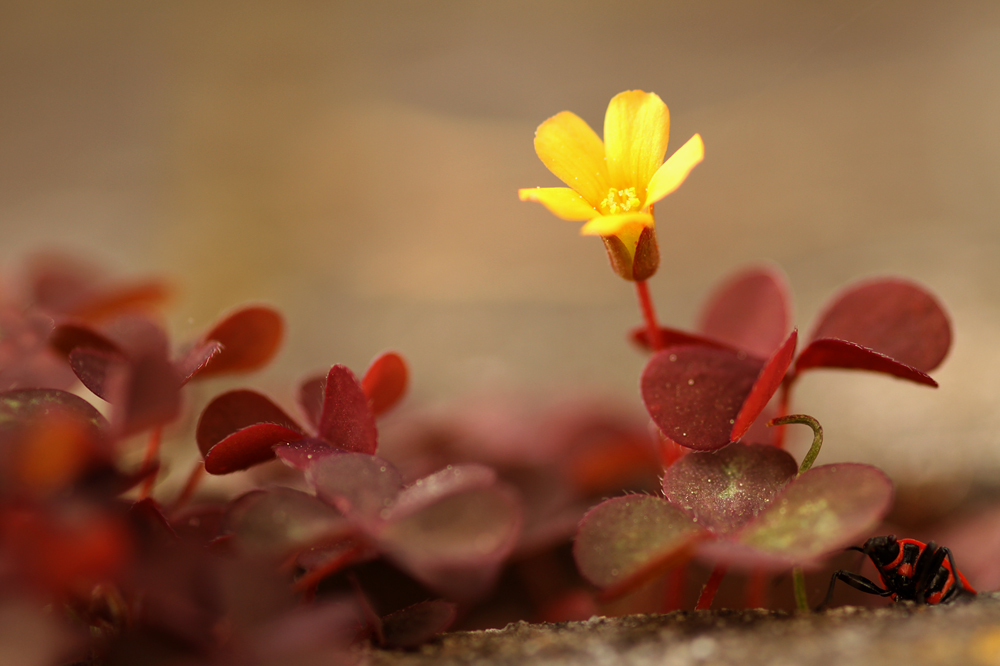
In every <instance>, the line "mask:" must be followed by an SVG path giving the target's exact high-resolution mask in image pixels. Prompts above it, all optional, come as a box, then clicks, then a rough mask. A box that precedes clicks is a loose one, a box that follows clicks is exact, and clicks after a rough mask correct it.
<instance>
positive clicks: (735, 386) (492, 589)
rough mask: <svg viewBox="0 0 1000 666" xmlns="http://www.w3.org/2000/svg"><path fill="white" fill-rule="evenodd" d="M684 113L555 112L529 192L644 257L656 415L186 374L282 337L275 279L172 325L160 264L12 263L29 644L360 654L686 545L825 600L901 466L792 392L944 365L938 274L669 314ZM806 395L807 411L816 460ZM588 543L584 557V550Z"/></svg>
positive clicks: (660, 562) (732, 298)
mask: <svg viewBox="0 0 1000 666" xmlns="http://www.w3.org/2000/svg"><path fill="white" fill-rule="evenodd" d="M668 127H669V115H668V111H667V107H666V105H665V104H664V103H663V102H662V101H661V100H660V98H659V97H657V96H656V95H654V94H650V93H645V92H641V91H629V92H625V93H622V94H620V95H617V96H615V97H614V98H613V99H612V100H611V103H610V105H609V107H608V111H607V115H606V118H605V127H604V139H603V140H602V139H601V138H600V137H598V136H597V135H596V134H595V133H594V132H593V131H592V130H591V129H590V127H588V126H587V124H586V123H585V122H584V121H583V120H581V119H580V118H579V117H577V116H576V115H574V114H572V113H569V112H563V113H560V114H558V115H556V116H554V117H552V118H550V119H549V120H547V121H545V122H544V123H542V125H541V126H540V127H539V128H538V131H537V134H536V137H535V149H536V152H537V153H538V156H539V157H540V158H541V159H542V161H543V162H544V163H545V165H546V166H547V167H548V168H549V169H550V170H551V171H552V172H553V173H554V174H555V175H556V176H557V177H559V178H560V179H561V180H562V181H563V182H564V183H565V184H566V185H567V186H568V187H544V188H529V189H524V190H520V192H519V196H520V198H521V199H522V200H525V201H535V202H539V203H541V204H543V205H544V206H546V207H547V208H548V209H549V210H551V211H552V212H553V213H555V214H556V215H558V216H559V217H562V218H565V219H569V220H575V221H580V222H584V225H583V227H582V229H581V233H583V234H584V235H594V236H598V237H600V238H601V240H602V241H603V243H604V247H605V249H606V251H607V255H608V257H609V260H610V263H611V267H612V269H613V270H614V272H615V273H616V274H617V275H618V276H620V277H621V278H623V279H625V280H628V281H631V282H633V283H634V284H635V287H636V293H637V297H638V302H639V306H640V311H641V313H642V318H643V322H644V323H643V325H642V326H640V327H638V328H637V329H635V330H634V331H631V332H629V337H630V339H631V340H632V342H633V343H634V344H636V345H637V347H638V348H639V349H641V350H644V351H645V352H648V353H649V354H650V356H649V360H648V362H647V364H646V367H645V369H644V370H643V372H642V376H641V379H640V387H641V394H642V400H643V402H644V404H645V406H646V409H647V411H648V413H649V417H650V419H651V420H652V423H653V424H655V433H656V434H655V436H651V431H650V429H649V428H648V427H647V425H648V423H647V422H646V421H645V420H641V421H639V422H636V421H635V420H633V419H629V418H625V417H622V416H621V415H620V414H616V413H614V411H613V410H611V409H610V408H609V407H608V406H607V405H606V404H603V403H602V404H593V403H579V404H567V405H560V406H555V407H547V408H535V409H533V410H525V411H518V410H516V409H506V408H505V406H504V405H502V404H499V403H500V401H490V402H488V404H486V405H485V406H484V405H479V406H475V405H469V404H464V405H462V406H461V407H460V408H458V409H453V410H452V412H451V413H449V414H447V415H445V416H443V417H442V416H440V415H438V416H434V417H432V416H428V415H426V414H420V413H419V412H416V413H411V414H410V415H405V414H404V415H397V416H399V419H398V420H397V421H396V422H395V425H394V426H393V425H392V423H391V422H389V421H385V420H383V419H384V418H385V416H386V415H387V414H388V413H389V412H390V411H391V410H393V409H395V408H396V407H397V405H398V404H399V403H400V402H401V401H402V400H403V399H404V397H405V395H406V392H407V388H408V386H409V384H410V381H411V377H410V372H409V369H408V366H407V363H406V361H405V360H404V358H403V356H402V355H400V354H399V353H397V352H393V351H389V352H383V353H380V354H377V355H376V356H375V358H374V360H373V361H372V362H371V364H370V365H369V366H368V367H367V368H366V369H365V370H364V371H359V372H357V374H356V373H355V372H354V371H352V370H351V369H350V368H348V367H346V366H344V365H341V364H336V365H333V366H332V367H329V366H328V369H327V370H326V371H324V372H321V373H317V374H312V375H307V376H306V378H305V379H304V380H302V381H301V382H299V383H297V385H296V386H294V387H289V389H288V391H287V393H288V395H275V396H273V397H272V396H268V395H265V394H263V393H261V392H259V391H257V390H255V389H253V388H240V389H235V390H229V391H225V392H223V393H220V394H217V395H216V394H210V395H206V394H205V393H204V392H205V391H206V390H208V389H207V388H206V387H210V386H211V384H202V389H201V392H198V391H197V390H192V389H193V387H194V386H195V385H197V384H198V383H199V382H202V381H203V380H205V379H210V378H213V377H220V376H224V375H238V374H246V373H251V372H253V371H256V370H258V369H260V368H263V367H264V366H266V365H267V364H268V363H270V362H271V360H272V359H273V358H274V357H275V355H276V354H277V353H278V352H279V351H280V348H281V344H282V339H283V337H284V327H285V324H284V319H283V317H282V315H281V314H280V313H279V312H278V311H277V310H276V309H275V308H273V307H270V306H267V305H261V304H250V305H245V306H242V307H239V308H236V309H235V310H232V311H230V312H228V313H226V314H224V315H222V316H221V317H220V318H219V320H218V321H216V322H215V323H214V324H212V325H211V326H209V327H207V329H206V330H205V331H204V332H202V333H200V334H199V335H197V336H195V337H193V339H189V340H185V341H182V342H180V343H176V342H171V340H170V336H169V335H168V331H167V327H166V326H165V325H164V324H163V311H164V308H165V307H166V306H167V304H168V302H169V300H170V297H171V294H172V289H171V288H170V286H169V285H168V284H167V283H165V282H163V281H161V280H157V279H143V280H138V281H121V280H116V279H113V278H111V277H109V276H107V275H106V274H105V273H104V272H103V271H102V270H100V269H99V268H96V267H94V266H90V265H87V264H84V263H82V262H79V261H78V260H74V259H70V258H67V257H64V256H47V257H39V258H36V259H34V260H32V261H30V262H29V263H28V265H27V267H26V269H25V270H24V271H23V273H22V274H21V275H19V276H15V277H14V278H13V279H11V280H9V282H8V283H5V284H4V285H2V286H3V287H4V288H3V289H0V604H2V606H0V608H2V609H3V610H4V611H5V612H7V615H5V617H12V616H16V617H19V618H22V620H23V621H25V622H28V623H31V626H32V627H36V628H38V627H41V629H39V631H42V632H43V635H44V636H45V640H34V639H32V641H31V646H32V648H33V649H36V650H38V651H41V652H42V653H44V658H42V657H40V658H39V659H38V660H36V661H38V663H46V662H51V663H74V664H131V663H197V664H233V663H240V664H285V663H305V662H307V661H308V662H310V663H318V662H320V661H322V662H323V663H327V662H329V663H353V662H355V661H357V660H358V659H359V652H358V649H357V648H358V646H359V645H365V644H374V645H378V646H383V647H388V648H412V647H415V646H418V645H420V644H421V643H423V642H425V641H427V640H428V639H430V638H431V637H433V636H434V635H435V634H437V633H439V632H441V631H444V630H446V629H448V628H449V627H452V626H453V623H455V622H461V623H465V624H464V625H461V626H466V627H470V626H471V627H476V626H494V625H495V624H496V623H499V622H503V621H506V620H509V619H517V616H515V617H511V615H510V614H507V615H504V614H503V613H505V612H506V611H504V610H503V609H505V608H510V607H511V606H512V605H514V604H513V602H512V601H511V599H512V598H513V597H516V596H517V594H520V595H521V596H522V597H524V598H526V599H527V601H523V600H522V601H521V602H520V603H521V605H520V606H519V608H527V609H528V610H525V611H523V614H522V615H521V616H520V617H527V618H529V619H548V620H563V619H572V618H586V617H589V616H590V615H591V614H592V613H593V612H596V611H599V610H600V608H599V607H598V605H597V601H601V600H606V599H612V598H614V597H617V596H620V595H622V594H624V593H626V592H628V591H630V590H633V589H635V588H637V587H638V586H640V585H642V584H643V583H645V582H647V581H650V580H652V579H654V578H656V577H658V576H662V575H665V574H667V572H671V573H670V575H671V576H672V578H673V580H683V577H684V576H686V575H687V571H688V569H687V563H688V562H689V561H691V560H692V558H695V559H697V560H699V561H702V562H706V563H708V564H709V565H710V566H711V567H712V573H711V575H710V578H709V581H708V584H707V585H706V586H705V588H704V590H703V593H702V595H701V598H700V599H699V601H698V604H697V605H698V607H699V608H707V607H709V606H710V605H711V603H712V598H713V596H714V594H715V590H716V589H717V587H718V584H719V581H720V580H721V578H722V577H723V575H724V574H725V572H726V571H727V570H730V569H734V570H736V569H738V570H744V571H749V572H752V574H753V575H754V576H756V577H757V579H763V578H766V577H768V576H771V575H777V574H781V573H783V572H788V571H792V572H794V578H795V581H796V596H797V600H798V603H799V606H800V607H802V608H805V607H806V599H805V594H804V590H803V584H802V574H801V571H802V570H803V569H804V568H808V567H811V566H815V565H817V564H818V563H820V562H822V560H823V559H824V558H826V557H827V556H828V555H829V554H831V553H832V552H835V551H837V550H838V549H840V548H843V547H845V546H848V545H851V544H856V543H857V542H859V541H860V540H861V539H862V538H863V537H865V536H866V535H868V534H869V532H870V531H871V529H872V528H873V527H874V526H875V525H877V524H878V523H879V521H881V519H882V518H883V517H884V516H885V514H886V512H887V511H888V509H889V507H890V504H891V502H892V494H893V490H892V484H891V483H890V482H889V480H888V479H887V477H886V476H885V474H883V473H882V472H881V471H879V470H878V469H876V468H874V467H871V466H869V465H862V464H855V463H838V464H834V465H821V466H814V463H815V461H816V458H817V456H818V455H819V453H820V447H821V445H822V441H823V432H822V428H821V427H820V425H819V423H817V422H816V420H815V419H813V418H812V417H809V416H806V415H803V414H793V413H792V404H793V397H794V396H793V391H794V387H795V385H796V383H797V381H798V378H799V377H800V376H801V375H802V374H803V373H805V372H808V371H811V370H815V369H821V368H848V369H860V370H869V371H875V372H881V373H885V374H889V375H892V376H894V377H897V378H901V379H905V380H908V381H912V382H916V383H918V384H922V385H925V386H931V387H933V386H936V383H935V382H934V380H933V379H932V378H931V377H930V376H929V375H928V374H927V373H928V372H930V371H932V370H933V369H934V368H935V367H936V366H937V365H938V364H939V363H940V362H941V361H942V360H943V358H944V356H945V355H946V353H947V351H948V347H949V345H950V341H951V333H950V326H949V323H948V319H947V317H946V315H945V314H944V311H943V310H942V308H941V307H940V305H939V304H938V303H937V301H936V300H935V299H934V297H933V296H931V295H930V294H929V293H928V292H927V291H926V290H925V289H923V288H922V287H921V286H919V285H917V284H914V283H912V282H909V281H906V280H900V279H896V278H889V279H876V280H869V281H866V282H862V283H859V284H855V285H851V286H848V287H847V288H846V289H845V290H843V291H842V292H840V293H839V294H837V295H835V296H834V298H833V299H832V301H831V302H830V304H829V305H828V306H827V307H826V308H825V309H824V310H823V312H822V313H821V315H820V317H819V320H818V322H817V323H816V324H815V325H814V327H813V329H812V331H811V333H810V334H809V337H808V338H807V340H806V342H805V344H804V345H803V348H802V350H801V351H799V352H798V353H797V349H798V346H799V344H798V342H799V341H798V333H797V330H796V329H795V328H794V327H793V325H792V321H793V317H792V314H791V307H790V300H791V299H790V296H789V289H788V288H787V286H786V280H785V278H784V277H783V276H782V275H781V273H780V272H779V271H778V270H777V269H776V268H773V267H756V268H751V269H746V270H743V271H742V272H740V273H738V274H736V275H735V276H733V277H732V278H730V279H728V280H727V281H725V283H724V284H723V285H722V286H721V287H719V288H718V289H716V290H715V292H714V294H713V296H712V297H711V298H710V299H709V301H708V303H707V304H706V306H705V307H704V309H703V313H702V316H701V318H700V322H699V324H698V327H697V328H696V329H695V330H693V331H683V330H680V329H676V328H671V327H666V326H661V325H660V323H659V322H658V320H657V317H656V314H655V311H654V308H653V301H652V298H651V296H650V293H649V288H648V284H647V280H648V279H649V278H651V277H652V276H653V275H654V274H655V273H656V270H657V267H658V265H659V250H658V247H657V239H656V233H655V218H654V211H653V208H654V205H656V204H658V203H659V202H661V200H663V199H664V198H665V197H666V196H668V195H669V194H670V193H671V192H673V191H674V190H676V189H677V188H678V187H679V186H680V185H681V184H682V183H683V182H684V180H685V179H686V178H687V177H688V176H689V175H690V174H691V173H692V171H693V169H694V168H695V167H696V166H697V165H698V164H699V163H700V162H701V161H702V159H703V157H704V145H703V143H702V139H701V137H700V136H699V135H695V136H694V137H692V138H691V139H689V140H688V141H687V142H686V143H684V144H683V145H682V146H681V148H679V149H678V150H677V151H676V152H674V153H673V154H672V155H671V156H670V158H669V159H667V160H666V161H664V157H665V155H666V151H667V140H668ZM661 205H662V204H661ZM294 403H297V404H294ZM791 424H804V425H807V426H809V427H810V428H812V430H813V433H814V438H813V445H812V447H811V448H810V450H809V452H808V453H807V454H806V456H805V458H804V459H803V460H802V461H801V462H800V463H797V462H796V461H795V459H794V458H793V457H792V455H791V454H790V453H788V452H787V451H786V450H785V448H784V437H783V435H782V432H783V430H784V429H785V428H786V427H787V426H788V425H791ZM387 425H388V426H389V427H386V426H387ZM768 425H769V426H770V427H768ZM210 477H226V478H228V479H229V480H231V481H232V483H231V485H229V486H225V485H223V484H212V485H209V484H206V479H208V478H210ZM165 480H166V482H165ZM206 486H207V487H206ZM220 488H222V490H220ZM226 488H228V490H226ZM233 488H238V489H239V490H238V491H236V490H233ZM621 488H628V489H630V491H629V492H628V493H627V494H624V495H622V496H617V497H613V498H611V499H608V500H606V501H603V502H601V501H600V500H601V498H603V497H607V495H608V494H609V493H613V492H617V491H618V489H621ZM598 502H599V503H598ZM574 534H575V535H576V537H575V541H572V539H573V535H574ZM571 542H572V555H573V556H575V563H576V565H577V568H578V574H579V575H582V577H583V578H582V579H581V578H580V577H579V575H577V572H576V571H571V570H569V569H568V568H567V567H565V566H563V562H564V560H568V559H569V544H570V543H571ZM518 581H520V584H519V583H518ZM591 584H592V585H591ZM588 585H589V586H588ZM593 586H596V587H597V588H599V589H600V593H599V598H598V599H597V600H596V601H595V598H594V594H593ZM504 595H506V596H504ZM748 603H751V605H759V603H752V601H751V600H748ZM477 613H478V615H477ZM484 618H486V619H484ZM496 618H500V619H496ZM24 635H25V636H34V635H36V634H33V633H30V632H24ZM5 649H7V648H6V647H5V646H4V645H0V661H4V659H6V658H7V657H8V656H9V655H8V653H6V652H4V650H5ZM11 654H13V653H11ZM18 654H20V653H18Z"/></svg>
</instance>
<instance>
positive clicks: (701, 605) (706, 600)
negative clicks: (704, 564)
mask: <svg viewBox="0 0 1000 666" xmlns="http://www.w3.org/2000/svg"><path fill="white" fill-rule="evenodd" d="M725 575H726V567H725V566H723V565H721V564H720V565H719V566H717V567H715V568H714V569H712V573H711V574H710V575H709V577H708V580H707V581H705V587H703V588H701V596H699V597H698V605H697V606H695V607H694V609H695V610H708V609H709V608H711V607H712V600H713V599H715V593H716V592H718V591H719V584H720V583H721V582H722V577H723V576H725Z"/></svg>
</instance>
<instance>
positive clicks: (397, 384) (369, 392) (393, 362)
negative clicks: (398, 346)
mask: <svg viewBox="0 0 1000 666" xmlns="http://www.w3.org/2000/svg"><path fill="white" fill-rule="evenodd" d="M408 375H409V373H408V371H407V369H406V362H405V361H404V360H403V357H402V356H400V355H399V354H397V353H396V352H386V353H384V354H382V355H381V356H379V357H378V358H376V359H375V360H374V361H372V364H371V365H370V366H368V370H367V371H365V376H364V377H363V378H362V379H361V388H362V389H363V390H364V392H365V395H366V396H368V404H369V405H370V406H371V411H372V415H373V416H379V415H380V414H383V413H385V412H386V411H388V410H389V409H390V408H391V407H392V406H393V405H395V404H396V403H397V402H399V400H400V398H402V397H403V394H404V393H406V385H407V382H408V381H409V376H408Z"/></svg>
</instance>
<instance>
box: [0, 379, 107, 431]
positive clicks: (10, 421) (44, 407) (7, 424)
mask: <svg viewBox="0 0 1000 666" xmlns="http://www.w3.org/2000/svg"><path fill="white" fill-rule="evenodd" d="M54 415H59V416H63V417H67V418H71V419H73V421H74V422H76V423H79V424H80V425H81V426H84V427H86V428H87V429H88V430H89V435H90V436H92V437H94V438H95V439H96V438H100V437H103V436H104V434H105V433H107V431H108V429H109V427H110V426H109V424H108V422H107V420H106V419H105V418H104V417H103V416H101V413H100V412H99V411H97V410H96V409H95V408H94V407H93V405H91V404H90V403H89V402H87V401H86V400H84V399H83V398H81V397H79V396H76V395H73V394H72V393H67V392H66V391H60V390H58V389H18V390H14V391H4V392H2V393H0V442H3V441H5V440H6V439H7V438H8V437H10V436H11V434H12V433H19V431H20V430H21V429H23V428H26V427H32V426H33V425H34V424H36V423H38V422H40V421H44V420H47V419H52V418H53V416H54ZM16 436H19V434H18V435H16Z"/></svg>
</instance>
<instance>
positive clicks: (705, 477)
mask: <svg viewBox="0 0 1000 666" xmlns="http://www.w3.org/2000/svg"><path fill="white" fill-rule="evenodd" d="M797 471H798V464H797V463H796V462H795V459H794V458H792V456H791V455H790V454H789V453H788V452H787V451H784V450H783V449H779V448H777V447H775V446H769V445H763V444H743V443H742V442H736V443H735V444H730V445H729V446H727V447H725V448H724V449H720V450H719V451H711V452H709V451H693V452H691V453H689V454H688V455H686V456H683V457H682V458H680V459H679V460H678V461H677V462H675V463H674V464H673V465H671V466H670V467H668V468H667V470H666V472H665V474H664V476H663V494H664V495H665V496H666V498H667V500H668V501H669V502H670V503H671V504H673V505H674V506H676V507H678V508H680V509H682V510H683V511H684V512H685V513H687V514H688V515H689V516H691V518H693V519H694V521H695V522H696V523H698V524H699V525H701V526H702V527H705V528H707V529H709V530H711V531H712V532H715V533H716V534H728V533H730V532H735V531H736V530H738V529H739V528H741V527H743V525H744V524H746V523H747V522H748V521H750V520H751V519H752V518H753V517H754V516H756V515H757V514H758V513H759V512H760V511H761V509H762V508H763V507H764V506H766V505H767V503H768V502H770V501H771V499H772V498H773V497H774V496H775V495H776V494H777V493H778V491H779V490H781V489H782V488H783V487H784V486H785V484H787V483H788V482H789V481H790V480H791V479H792V478H793V477H794V476H795V474H796V472H797Z"/></svg>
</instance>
